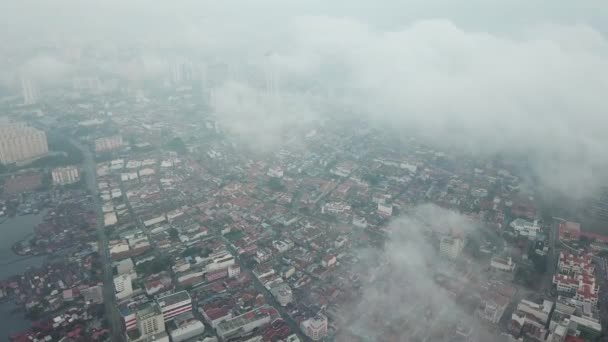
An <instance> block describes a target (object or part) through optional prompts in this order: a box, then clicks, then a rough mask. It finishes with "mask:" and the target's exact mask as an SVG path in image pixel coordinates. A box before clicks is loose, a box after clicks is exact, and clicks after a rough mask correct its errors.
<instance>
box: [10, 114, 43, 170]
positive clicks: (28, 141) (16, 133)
mask: <svg viewBox="0 0 608 342" xmlns="http://www.w3.org/2000/svg"><path fill="white" fill-rule="evenodd" d="M48 152H49V147H48V145H47V140H46V133H44V132H43V131H40V130H37V129H35V128H32V127H28V126H27V125H26V124H25V123H22V122H17V123H4V122H2V123H0V163H2V164H10V163H18V162H24V161H29V160H33V159H36V158H38V157H42V156H44V155H46V154H47V153H48Z"/></svg>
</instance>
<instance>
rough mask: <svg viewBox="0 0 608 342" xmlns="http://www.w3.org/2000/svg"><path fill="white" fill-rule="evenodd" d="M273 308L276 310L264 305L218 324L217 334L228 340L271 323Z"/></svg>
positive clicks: (223, 339)
mask: <svg viewBox="0 0 608 342" xmlns="http://www.w3.org/2000/svg"><path fill="white" fill-rule="evenodd" d="M271 310H272V311H274V309H272V308H269V307H267V306H264V307H261V308H257V309H255V310H252V311H249V312H246V313H244V314H242V315H240V316H236V317H234V318H231V319H228V320H225V321H223V322H221V323H219V324H218V325H217V329H216V332H217V336H218V337H219V338H220V339H221V340H222V341H226V340H228V339H231V338H235V337H238V336H242V335H246V334H248V333H250V332H251V331H253V330H254V329H256V328H260V327H262V326H264V325H266V324H268V323H270V321H271V312H270V311H271Z"/></svg>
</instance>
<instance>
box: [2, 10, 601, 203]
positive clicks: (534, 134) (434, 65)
mask: <svg viewBox="0 0 608 342" xmlns="http://www.w3.org/2000/svg"><path fill="white" fill-rule="evenodd" d="M0 6H1V7H0V20H1V21H2V22H3V23H4V25H3V26H4V27H5V28H6V29H3V30H0V37H1V38H2V41H3V42H5V44H3V47H2V50H3V51H6V50H21V48H24V47H38V46H47V47H49V46H50V47H58V48H62V47H68V46H78V45H81V44H91V43H94V44H97V46H113V45H120V46H134V47H139V46H147V47H157V48H166V49H168V50H169V51H171V49H175V50H176V51H177V49H181V48H191V49H194V50H196V51H198V52H201V53H202V54H203V55H206V56H213V57H214V58H216V59H217V60H227V61H229V62H230V63H232V64H241V63H242V64H243V65H253V66H255V67H258V68H259V69H264V68H267V67H268V65H270V67H271V68H272V69H273V70H275V72H276V73H277V74H278V75H280V76H279V78H280V87H281V91H280V92H281V101H282V106H283V107H282V108H281V110H279V111H277V110H276V108H275V107H273V106H276V103H275V101H274V99H272V98H268V94H267V91H266V89H264V88H263V87H261V86H260V85H259V84H252V83H251V82H249V81H246V80H242V79H238V78H237V79H235V80H233V81H231V82H230V83H227V84H223V85H219V86H218V88H217V89H215V90H214V91H215V94H216V99H217V101H216V103H215V108H214V109H215V111H216V112H217V113H218V115H219V116H220V119H221V120H222V122H223V123H224V124H225V126H226V127H227V129H228V131H229V132H232V133H235V135H238V136H239V137H240V138H242V139H249V140H250V141H251V142H256V143H260V144H262V145H263V146H276V145H275V144H276V142H277V140H280V139H281V134H282V133H284V131H285V128H286V127H294V126H296V127H297V126H298V125H303V124H305V123H307V122H310V121H312V120H315V119H318V118H320V117H323V116H325V115H330V114H329V112H330V111H329V110H328V108H332V110H333V109H335V108H336V106H337V105H343V104H344V105H347V106H348V108H356V112H357V113H353V115H360V116H362V117H364V118H366V119H369V120H370V122H373V123H378V124H383V125H389V126H391V127H393V128H397V129H399V128H402V129H403V132H407V134H410V133H416V134H420V135H424V136H426V137H428V138H429V139H431V140H432V141H433V142H435V143H438V144H440V145H444V146H451V147H454V146H455V147H460V148H463V149H465V150H467V151H473V152H479V153H487V154H492V153H498V152H500V153H505V152H507V153H515V154H523V155H529V156H531V159H532V160H533V165H532V168H533V170H534V172H535V173H536V175H537V176H540V177H541V179H542V180H543V182H544V184H545V185H547V186H550V187H552V188H556V189H559V190H563V191H566V192H568V193H572V194H576V195H580V194H587V193H589V192H590V191H592V190H593V189H594V188H596V187H597V186H598V185H601V184H604V181H605V176H604V175H605V174H606V172H605V171H606V170H607V169H606V165H608V152H607V150H606V146H607V144H608V134H606V133H605V130H606V128H607V127H608V115H607V113H608V105H607V104H606V100H605V99H604V97H605V94H607V93H608V41H607V40H606V33H607V29H608V3H606V2H605V1H602V0H588V1H549V0H543V1H540V0H537V1H534V0H511V1H504V0H466V1H464V0H463V1H455V0H424V1H423V0H409V1H407V0H401V1H393V0H390V1H380V2H379V1H371V0H349V1H345V0H344V1H343V0H336V1H320V0H308V1H286V0H281V1H279V0H259V1H247V0H241V1H236V0H223V1H205V0H199V1H177V2H175V3H174V2H169V1H150V0H148V1H142V0H133V1H117V0H110V1H82V0H59V1H46V0H39V1H32V0H29V1H28V0H24V1H3V2H2V4H1V5H0ZM25 53H27V52H25ZM269 53H270V54H271V56H270V57H268V55H269ZM5 58H7V57H5ZM145 60H146V61H147V64H146V65H147V68H149V72H150V73H153V72H156V73H158V72H162V67H163V64H162V63H160V62H157V59H156V56H154V55H149V56H146V58H145ZM3 63H4V64H6V65H11V66H14V64H15V63H18V64H19V66H18V68H14V67H11V68H8V67H5V68H4V69H10V70H22V71H23V72H28V73H30V74H36V75H39V76H40V77H43V76H44V77H48V78H57V77H61V75H65V74H66V72H67V71H68V70H70V68H74V66H73V65H71V64H70V61H66V60H65V59H64V57H62V56H57V55H53V54H52V53H51V54H48V53H45V54H41V55H36V54H33V55H31V56H29V55H28V56H25V58H19V59H18V60H17V61H15V60H12V61H6V60H4V61H3ZM3 78H4V79H7V78H10V77H9V76H3ZM287 84H299V85H304V86H305V87H308V89H306V88H304V89H306V90H302V88H301V87H300V88H298V89H297V90H296V89H292V88H289V87H288V86H287ZM252 123H263V124H259V125H252Z"/></svg>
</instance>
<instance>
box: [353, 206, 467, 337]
mask: <svg viewBox="0 0 608 342" xmlns="http://www.w3.org/2000/svg"><path fill="white" fill-rule="evenodd" d="M450 228H454V229H457V230H460V231H463V232H468V231H471V230H473V229H475V227H473V226H472V223H471V221H470V220H468V219H467V218H466V217H464V216H462V215H460V214H458V213H455V212H451V211H448V210H445V209H442V208H439V207H437V206H433V205H424V206H421V207H418V208H415V209H413V210H412V212H411V213H410V214H408V215H404V216H402V217H399V218H396V219H395V220H394V221H392V222H391V224H390V226H389V230H390V232H391V237H390V239H388V240H387V242H386V245H385V248H384V250H383V251H382V252H379V253H378V252H376V253H372V252H370V251H363V252H362V253H360V254H359V257H360V258H361V260H360V262H359V263H358V264H357V265H356V266H355V273H357V274H364V275H366V276H364V277H362V279H361V284H362V285H361V296H360V300H359V301H357V302H356V303H354V304H353V305H354V307H353V308H348V310H347V311H348V312H349V313H347V314H346V317H345V320H344V322H343V324H344V326H343V327H342V328H343V329H344V332H345V333H352V334H354V335H357V336H359V337H365V338H366V340H373V341H376V340H388V338H387V335H386V333H387V332H390V331H391V330H392V331H393V332H397V333H398V334H397V335H398V336H403V335H402V332H403V331H408V336H409V337H412V338H413V337H414V336H416V337H418V338H420V339H421V340H422V339H424V338H427V339H430V340H440V339H439V338H438V336H439V335H438V334H444V333H446V331H448V327H450V326H454V325H457V324H458V323H460V322H463V321H464V322H467V323H466V324H467V325H468V326H470V325H471V324H473V320H472V313H470V312H465V310H463V307H461V306H460V305H458V304H457V303H456V302H455V300H454V298H453V297H451V296H450V295H449V294H448V292H447V291H446V290H445V289H444V288H442V287H441V286H439V285H438V282H437V281H436V279H437V277H438V276H439V277H454V279H456V278H461V277H460V276H459V275H458V271H455V269H454V268H453V267H451V266H449V264H448V263H446V262H444V261H441V259H440V258H439V257H438V252H437V250H436V247H434V246H433V244H432V243H431V242H430V240H429V239H428V238H427V237H426V234H425V232H428V231H430V230H433V231H442V232H448V231H449V230H450ZM460 274H462V273H460ZM451 282H452V283H453V284H456V282H453V281H451Z"/></svg>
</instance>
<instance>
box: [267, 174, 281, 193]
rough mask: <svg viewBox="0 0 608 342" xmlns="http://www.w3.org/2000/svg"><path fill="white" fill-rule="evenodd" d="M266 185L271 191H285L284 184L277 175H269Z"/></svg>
mask: <svg viewBox="0 0 608 342" xmlns="http://www.w3.org/2000/svg"><path fill="white" fill-rule="evenodd" d="M268 187H269V188H270V190H272V191H285V185H283V183H282V182H281V179H280V178H277V177H270V179H269V180H268Z"/></svg>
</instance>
